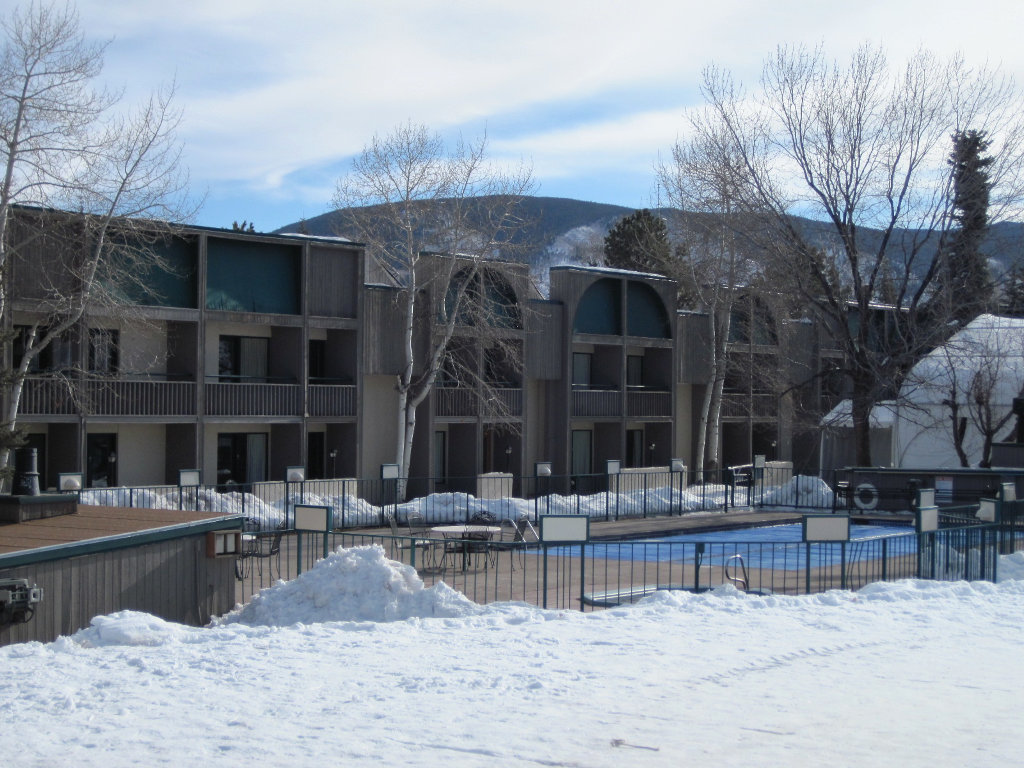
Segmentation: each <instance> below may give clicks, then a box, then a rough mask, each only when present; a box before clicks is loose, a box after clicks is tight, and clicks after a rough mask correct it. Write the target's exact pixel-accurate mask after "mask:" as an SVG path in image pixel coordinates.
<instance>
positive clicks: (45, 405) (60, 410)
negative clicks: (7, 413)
mask: <svg viewBox="0 0 1024 768" xmlns="http://www.w3.org/2000/svg"><path fill="white" fill-rule="evenodd" d="M75 391H77V389H76V388H75V384H74V382H73V381H70V380H68V379H51V378H34V377H29V378H26V379H25V383H24V387H23V388H22V390H21V402H20V403H19V405H18V413H20V414H22V415H25V416H71V415H74V414H76V413H78V407H77V405H76V402H75V397H74V394H73V393H74V392H75Z"/></svg>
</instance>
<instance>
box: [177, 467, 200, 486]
mask: <svg viewBox="0 0 1024 768" xmlns="http://www.w3.org/2000/svg"><path fill="white" fill-rule="evenodd" d="M199 480H200V477H199V470H198V469H179V470H178V485H179V486H180V487H182V488H195V487H197V486H199V485H202V483H200V482H199Z"/></svg>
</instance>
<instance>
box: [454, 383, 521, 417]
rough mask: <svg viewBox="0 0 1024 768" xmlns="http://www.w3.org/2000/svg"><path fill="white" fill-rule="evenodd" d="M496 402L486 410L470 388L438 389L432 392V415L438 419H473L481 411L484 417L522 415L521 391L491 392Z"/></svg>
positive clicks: (516, 389)
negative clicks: (487, 411)
mask: <svg viewBox="0 0 1024 768" xmlns="http://www.w3.org/2000/svg"><path fill="white" fill-rule="evenodd" d="M492 393H493V395H494V397H495V399H496V400H497V401H498V402H497V403H495V404H494V407H493V408H491V409H487V408H485V407H484V405H485V404H484V403H483V402H481V400H480V394H479V392H477V391H476V390H474V389H472V388H471V387H438V388H437V389H435V390H434V415H435V416H437V417H438V418H442V419H443V418H473V417H475V416H477V415H479V414H480V413H481V411H486V410H490V413H484V414H483V415H484V416H485V417H506V416H507V417H515V418H518V417H520V416H522V415H523V390H522V389H520V388H516V387H509V388H502V389H495V390H492Z"/></svg>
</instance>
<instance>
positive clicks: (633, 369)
mask: <svg viewBox="0 0 1024 768" xmlns="http://www.w3.org/2000/svg"><path fill="white" fill-rule="evenodd" d="M643 385H644V356H643V355H626V386H627V387H642V386H643Z"/></svg>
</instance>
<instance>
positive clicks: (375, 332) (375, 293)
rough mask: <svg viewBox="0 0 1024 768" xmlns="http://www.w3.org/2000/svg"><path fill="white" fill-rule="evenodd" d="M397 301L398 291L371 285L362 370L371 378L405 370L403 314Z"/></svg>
mask: <svg viewBox="0 0 1024 768" xmlns="http://www.w3.org/2000/svg"><path fill="white" fill-rule="evenodd" d="M397 300H398V292H397V291H396V290H394V289H390V288H380V287H376V286H367V289H366V297H365V300H364V304H363V309H364V312H365V317H364V323H363V332H364V334H365V335H364V343H363V361H362V362H363V365H362V371H363V373H364V374H366V375H368V376H376V375H382V374H397V373H398V371H399V370H400V369H401V367H402V349H401V341H400V332H399V331H400V325H401V323H400V320H401V313H400V312H399V307H398V305H397V303H396V302H397Z"/></svg>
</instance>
